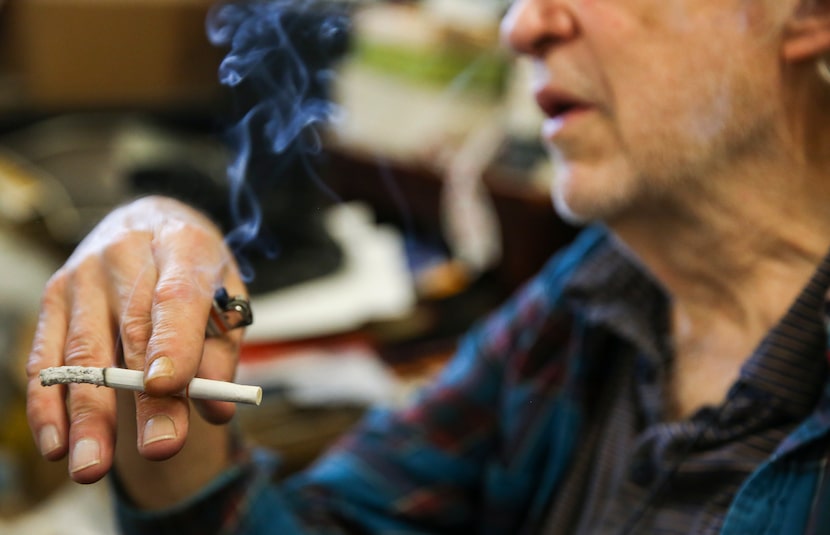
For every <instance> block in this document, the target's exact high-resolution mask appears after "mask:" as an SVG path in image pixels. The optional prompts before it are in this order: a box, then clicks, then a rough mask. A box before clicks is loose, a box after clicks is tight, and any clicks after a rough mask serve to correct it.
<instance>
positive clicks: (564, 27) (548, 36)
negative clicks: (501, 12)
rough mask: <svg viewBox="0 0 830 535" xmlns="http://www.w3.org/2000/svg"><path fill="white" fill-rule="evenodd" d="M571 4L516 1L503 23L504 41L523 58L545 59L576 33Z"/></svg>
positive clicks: (550, 0) (546, 0)
mask: <svg viewBox="0 0 830 535" xmlns="http://www.w3.org/2000/svg"><path fill="white" fill-rule="evenodd" d="M568 4H569V2H567V1H566V0H516V1H515V2H514V3H513V5H512V6H511V7H510V10H509V11H508V12H507V14H506V15H505V16H504V19H503V20H502V23H501V37H502V41H504V43H505V44H507V45H508V46H510V47H511V48H513V49H514V50H515V51H517V52H519V53H521V54H527V55H531V56H541V55H543V54H544V53H545V52H547V51H548V48H550V47H551V46H553V45H556V44H558V43H561V42H563V41H567V40H568V39H571V38H573V37H574V36H575V35H576V33H577V23H576V20H575V19H574V17H573V13H572V11H571V10H570V8H569V6H568Z"/></svg>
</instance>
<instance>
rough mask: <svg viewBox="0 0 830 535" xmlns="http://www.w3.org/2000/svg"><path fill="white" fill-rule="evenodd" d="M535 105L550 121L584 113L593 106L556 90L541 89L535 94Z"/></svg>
mask: <svg viewBox="0 0 830 535" xmlns="http://www.w3.org/2000/svg"><path fill="white" fill-rule="evenodd" d="M536 103H537V104H538V105H539V108H541V110H542V111H543V112H544V114H545V115H547V116H548V117H550V118H552V119H558V118H563V117H564V116H566V115H568V114H571V113H574V112H578V111H586V110H588V109H590V108H592V107H593V106H592V105H591V104H590V103H589V102H586V101H584V100H580V99H579V98H577V97H575V96H573V95H571V94H569V93H567V92H565V91H560V90H556V89H542V90H539V91H537V92H536Z"/></svg>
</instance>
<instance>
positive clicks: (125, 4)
mask: <svg viewBox="0 0 830 535" xmlns="http://www.w3.org/2000/svg"><path fill="white" fill-rule="evenodd" d="M213 3H214V1H212V0H8V1H7V2H6V4H5V6H4V8H3V10H2V12H0V16H2V17H3V20H2V24H3V31H2V34H3V35H2V37H0V39H2V46H3V47H4V48H5V49H6V50H5V53H6V55H7V63H8V64H9V65H11V67H10V68H11V69H14V70H15V71H16V75H17V77H18V78H19V80H20V86H21V89H22V94H23V100H24V103H25V104H26V105H29V106H34V107H37V108H59V109H64V108H99V107H113V106H128V107H130V106H168V105H171V104H185V105H187V104H190V105H195V104H198V103H200V102H204V101H205V100H206V99H210V98H212V97H213V96H215V95H216V94H218V92H219V83H218V79H217V74H216V72H217V68H218V66H219V63H220V62H221V59H222V57H223V55H224V51H223V50H219V49H217V48H215V47H213V46H212V45H211V44H210V43H209V42H208V40H207V37H206V33H205V19H206V16H207V13H208V11H209V9H210V7H211V5H212V4H213Z"/></svg>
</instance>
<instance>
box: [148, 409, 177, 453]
mask: <svg viewBox="0 0 830 535" xmlns="http://www.w3.org/2000/svg"><path fill="white" fill-rule="evenodd" d="M176 436H177V435H176V424H174V423H173V420H172V419H171V418H170V417H169V416H167V415H166V414H158V415H156V416H153V417H152V418H150V419H149V420H147V423H146V424H144V441H143V442H142V444H143V445H144V446H148V445H150V444H153V443H155V442H161V441H162V440H170V439H171V438H176Z"/></svg>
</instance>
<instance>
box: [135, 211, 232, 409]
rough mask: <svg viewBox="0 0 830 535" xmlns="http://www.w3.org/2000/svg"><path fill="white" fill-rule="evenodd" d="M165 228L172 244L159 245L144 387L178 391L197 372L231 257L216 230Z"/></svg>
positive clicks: (159, 391)
mask: <svg viewBox="0 0 830 535" xmlns="http://www.w3.org/2000/svg"><path fill="white" fill-rule="evenodd" d="M161 234H162V236H161V240H162V241H164V242H165V243H167V244H169V247H165V248H158V249H156V251H155V255H156V265H157V268H158V281H157V283H156V290H155V295H154V299H153V308H152V333H151V335H150V340H149V343H148V346H147V355H146V371H145V388H146V389H147V392H148V393H149V394H151V395H154V396H164V395H170V394H173V393H175V392H179V391H181V390H182V389H184V388H185V386H186V385H187V383H188V381H190V379H192V378H193V377H194V376H195V375H196V372H197V370H198V368H199V364H200V362H201V358H202V353H203V348H204V342H205V326H206V323H207V318H208V315H209V313H210V308H211V306H212V301H213V294H214V291H215V289H216V288H217V287H218V286H219V285H220V284H221V282H222V279H223V278H224V274H225V273H226V272H227V270H228V267H229V265H230V262H231V260H230V253H229V252H228V251H227V249H226V248H225V247H224V244H223V243H222V241H221V236H220V235H219V234H218V232H212V231H211V230H210V229H202V228H198V227H197V228H193V227H185V228H182V227H179V226H178V225H176V224H174V225H173V226H172V228H166V229H163V230H161ZM165 234H169V235H171V236H170V237H169V239H166V238H168V237H167V236H164V235H165ZM217 242H218V243H217Z"/></svg>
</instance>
